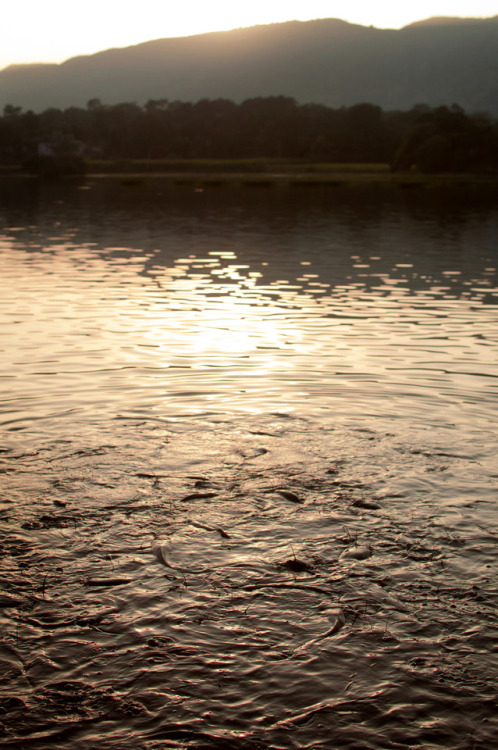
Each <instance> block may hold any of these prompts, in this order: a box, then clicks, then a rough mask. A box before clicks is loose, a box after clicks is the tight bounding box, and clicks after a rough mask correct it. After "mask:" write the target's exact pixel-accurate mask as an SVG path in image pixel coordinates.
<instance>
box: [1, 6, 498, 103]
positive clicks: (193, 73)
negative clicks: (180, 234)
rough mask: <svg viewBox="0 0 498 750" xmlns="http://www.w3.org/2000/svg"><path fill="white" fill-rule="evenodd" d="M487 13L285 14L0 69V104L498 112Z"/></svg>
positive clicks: (494, 32) (496, 41)
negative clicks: (377, 20)
mask: <svg viewBox="0 0 498 750" xmlns="http://www.w3.org/2000/svg"><path fill="white" fill-rule="evenodd" d="M497 81H498V16H494V17H492V18H489V19H453V18H449V19H444V18H438V17H435V18H433V19H426V20H425V21H420V22H416V23H414V24H410V25H408V26H405V27H403V28H402V29H379V28H376V27H367V26H361V25H359V24H350V23H348V22H347V21H342V20H341V19H318V20H314V21H287V22H284V23H280V24H267V25H259V26H252V27H243V28H240V29H233V30H231V31H215V32H208V33H205V34H198V35H192V36H186V37H171V38H160V39H155V40H150V41H146V42H141V43H139V44H136V45H131V46H129V47H114V48H110V49H107V50H102V51H100V52H96V53H94V54H91V55H79V56H76V57H72V58H69V59H68V60H66V61H64V62H63V63H59V64H57V63H34V64H27V65H23V64H21V65H14V66H8V67H7V68H4V69H3V70H2V71H0V107H4V106H5V105H7V104H12V105H14V106H21V107H22V108H23V109H33V110H34V111H41V110H43V109H46V108H49V107H57V108H67V107H71V106H80V107H81V106H86V104H87V102H88V101H89V100H90V99H100V100H101V101H102V102H104V103H105V104H117V103H120V102H137V103H138V104H145V103H146V102H147V101H148V100H149V99H168V100H170V101H174V100H182V101H198V100H200V99H205V98H208V99H209V98H210V99H213V98H215V99H216V98H226V99H231V100H233V101H235V102H240V101H243V100H244V99H247V98H253V97H258V96H275V95H284V96H291V97H293V98H295V99H296V101H298V102H300V103H307V102H310V103H311V102H312V103H318V104H325V105H327V106H331V107H341V106H351V105H352V104H355V103H358V102H363V101H368V102H371V103H373V104H378V105H379V106H381V107H383V108H384V109H408V108H410V107H412V106H414V105H415V104H419V103H426V104H428V105H430V106H437V105H442V104H447V105H451V104H453V103H457V104H459V105H461V106H462V107H464V108H465V109H467V110H469V111H487V112H490V113H491V114H498V83H495V82H497Z"/></svg>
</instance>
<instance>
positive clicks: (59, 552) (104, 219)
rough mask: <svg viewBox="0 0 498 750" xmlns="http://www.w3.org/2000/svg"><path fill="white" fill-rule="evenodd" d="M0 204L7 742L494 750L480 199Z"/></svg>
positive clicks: (218, 197) (489, 359) (154, 193)
mask: <svg viewBox="0 0 498 750" xmlns="http://www.w3.org/2000/svg"><path fill="white" fill-rule="evenodd" d="M1 195H2V197H1V200H0V272H1V283H2V295H1V299H0V362H1V384H2V390H1V394H2V395H1V401H0V417H1V423H2V437H1V444H0V448H1V450H2V453H1V454H0V458H1V461H2V463H1V470H2V472H3V474H2V478H3V480H4V481H3V487H4V489H3V491H2V495H1V500H2V506H1V512H2V517H3V518H4V525H3V531H2V536H3V541H4V555H3V557H2V560H1V564H2V574H3V576H4V578H5V581H6V586H5V596H4V600H3V604H4V607H5V609H4V615H3V631H4V632H5V634H6V635H5V636H4V638H3V642H2V656H1V658H2V661H3V667H4V671H5V674H6V675H7V677H8V678H9V682H8V683H6V684H5V686H4V689H3V696H4V698H3V703H2V707H3V710H4V711H5V716H6V720H5V740H4V741H5V742H6V743H9V746H19V747H28V746H29V747H40V748H41V747H45V746H46V747H59V746H60V747H67V746H68V744H71V746H74V747H81V748H92V747H97V746H98V747H99V748H107V747H123V746H124V745H123V743H129V744H128V745H127V746H131V743H133V745H134V746H136V747H144V748H156V747H157V748H165V747H168V748H169V747H182V748H184V747H196V748H200V747H202V748H204V747H205V748H215V747H225V746H226V747H230V748H236V747H240V748H251V749H253V750H256V749H257V748H304V747H309V748H311V747H313V748H319V747H323V748H335V747H347V748H353V747H359V746H361V747H365V748H367V747H372V748H387V747H395V748H396V747H407V746H410V747H415V748H418V747H421V748H422V747H423V748H426V747H445V748H448V747H451V748H474V747H479V748H491V747H492V746H493V744H492V743H493V738H494V733H495V732H496V724H495V718H494V717H495V715H496V713H495V706H494V702H493V701H494V694H495V691H494V687H493V686H494V684H495V680H496V676H497V675H496V652H495V645H494V644H495V640H494V636H495V631H494V630H493V629H494V626H495V623H496V620H495V615H494V610H493V605H494V603H495V586H494V580H495V579H494V576H495V573H496V570H495V568H496V555H495V547H496V538H497V527H496V477H497V475H498V466H497V463H496V455H497V440H496V418H497V408H496V407H497V383H498V380H497V376H498V365H497V363H498V357H497V354H498V334H497V330H498V327H497V322H498V307H497V305H498V289H497V273H496V268H497V257H498V248H497V238H498V210H497V207H496V203H495V200H494V198H493V196H492V195H487V194H481V193H478V192H477V191H476V189H475V188H474V189H471V188H467V189H460V190H459V191H454V190H453V191H450V190H440V191H435V190H416V191H403V190H398V191H389V190H382V191H380V190H378V189H367V188H355V189H354V190H352V189H347V188H340V187H339V188H331V187H329V188H308V189H305V188H272V187H267V188H262V187H259V188H254V187H253V188H247V187H246V188H244V187H238V188H228V187H216V186H213V185H211V186H210V185H204V186H203V187H202V186H200V187H198V188H197V189H194V188H193V187H189V186H178V185H177V186H175V185H172V184H170V183H168V182H167V181H163V180H161V179H159V178H154V179H150V180H147V181H144V182H143V183H140V184H138V185H125V184H121V183H120V182H119V181H116V180H111V179H101V180H95V181H94V182H90V183H89V184H85V185H80V186H78V185H71V184H68V185H50V184H48V185H41V184H38V183H37V182H36V181H32V182H28V183H26V182H24V181H18V182H15V181H10V182H6V183H5V184H4V185H3V190H2V194H1ZM282 493H283V494H282ZM289 493H291V494H289ZM158 545H159V546H158ZM161 545H162V546H161ZM158 549H160V550H163V552H159V553H158ZM26 708H28V709H29V711H28V712H26ZM1 742H3V740H0V743H1ZM13 743H18V745H16V744H13ZM224 743H225V744H224Z"/></svg>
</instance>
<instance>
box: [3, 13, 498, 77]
mask: <svg viewBox="0 0 498 750" xmlns="http://www.w3.org/2000/svg"><path fill="white" fill-rule="evenodd" d="M3 5H4V7H2V11H1V16H0V18H1V27H0V69H2V68H4V67H6V66H7V65H10V64H11V63H27V62H62V61H64V60H67V59H68V58H69V57H74V56H76V55H84V54H92V53H93V52H99V51H100V50H104V49H109V48H110V47H127V46H128V45H131V44H139V43H140V42H146V41H149V40H150V39H160V38H163V37H171V36H190V35H192V34H201V33H204V32H207V31H221V30H225V29H233V28H237V27H240V26H254V25H255V24H265V23H275V22H279V21H289V20H293V19H297V20H300V21H305V20H308V19H313V18H341V19H342V20H344V21H350V22H351V23H359V24H362V25H364V26H370V25H373V26H377V27H378V28H392V29H395V28H400V27H401V26H406V25H407V24H409V23H412V22H413V21H420V20H422V19H424V18H429V17H431V16H462V17H473V18H477V17H484V18H486V17H490V16H495V15H498V0H419V1H418V2H416V3H409V4H408V3H402V2H399V1H398V2H395V0H377V2H375V1H374V0H348V2H338V1H337V0H252V1H250V2H247V3H237V2H234V0H175V2H173V0H134V2H131V1H130V0H85V1H84V2H81V3H78V4H76V3H75V2H69V1H68V0H4V3H3Z"/></svg>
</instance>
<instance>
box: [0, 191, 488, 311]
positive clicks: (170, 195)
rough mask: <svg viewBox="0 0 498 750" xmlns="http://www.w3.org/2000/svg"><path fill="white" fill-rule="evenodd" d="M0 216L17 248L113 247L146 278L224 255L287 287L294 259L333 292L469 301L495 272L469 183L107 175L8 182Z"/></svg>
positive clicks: (481, 201) (481, 196) (483, 201)
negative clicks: (410, 185)
mask: <svg viewBox="0 0 498 750" xmlns="http://www.w3.org/2000/svg"><path fill="white" fill-rule="evenodd" d="M0 210H1V213H2V215H3V220H2V224H4V225H5V226H7V227H9V226H17V227H21V228H23V229H22V232H21V233H20V234H19V233H18V234H16V235H15V236H16V237H17V239H18V240H19V241H22V242H23V243H24V247H25V248H27V249H32V250H33V251H43V252H50V248H56V247H57V245H58V244H64V243H67V244H68V245H70V246H74V247H78V246H81V245H90V247H89V249H88V252H89V253H97V254H98V255H99V256H101V257H102V258H103V259H106V258H109V257H110V251H109V248H113V250H112V257H113V258H114V260H118V259H121V260H122V261H123V262H124V261H125V259H126V258H127V257H129V256H130V254H132V255H133V256H134V258H135V262H136V257H137V255H140V254H141V255H142V256H143V266H142V272H143V273H144V275H147V276H151V275H152V276H155V275H157V273H156V272H154V271H153V269H154V268H155V269H157V268H158V267H159V268H161V267H166V268H171V267H173V266H174V264H175V261H176V260H177V259H178V258H182V257H187V258H188V257H189V256H190V255H197V256H198V257H206V254H207V253H209V252H210V251H232V252H233V253H235V255H236V258H237V260H236V261H230V260H229V259H224V260H223V259H220V263H221V264H225V265H227V266H229V265H230V263H234V262H235V263H237V264H238V263H244V264H247V265H249V269H247V272H248V273H249V272H250V271H260V272H261V273H262V279H261V281H260V282H258V283H261V284H266V285H267V284H271V283H272V282H273V283H274V282H276V281H278V280H281V279H287V280H288V281H290V282H295V280H296V278H298V277H300V276H302V275H303V274H306V273H307V271H311V269H310V268H306V267H302V266H301V265H300V264H301V263H302V262H303V261H307V262H310V263H311V264H312V273H315V274H318V278H317V279H315V281H317V282H322V283H325V284H330V287H331V289H333V288H334V287H337V286H341V285H349V284H351V283H361V284H362V287H363V288H364V289H365V290H366V291H371V290H372V289H373V288H374V287H378V286H379V285H380V284H381V283H382V278H388V279H390V280H391V281H395V282H396V281H398V282H399V283H400V284H402V288H403V289H406V290H407V291H410V292H417V291H420V290H427V289H428V288H430V287H431V286H441V287H445V288H448V292H447V293H448V294H450V295H451V296H456V297H460V296H463V295H466V296H468V295H469V288H470V287H469V285H468V282H469V280H471V281H472V282H475V283H476V284H477V285H482V286H483V288H484V287H485V286H486V285H491V286H493V285H494V284H495V283H496V273H493V272H490V271H486V270H485V269H486V268H496V260H497V259H496V243H495V241H494V239H493V238H494V237H496V233H497V212H496V204H495V194H494V192H493V191H491V190H490V191H487V190H486V189H485V188H482V189H480V188H476V187H475V186H474V187H472V188H468V189H466V188H464V187H461V188H451V189H450V188H444V189H443V188H415V189H410V190H408V189H405V190H403V189H399V188H387V187H386V188H379V187H375V188H374V187H368V186H361V187H358V186H357V187H354V188H346V187H330V186H329V187H323V186H322V187H318V186H308V187H299V188H298V187H288V188H283V187H275V186H270V187H266V188H263V187H259V188H254V187H253V188H250V189H248V188H244V187H239V188H234V187H228V186H225V187H222V186H220V187H211V188H210V187H207V188H205V189H204V191H203V192H195V191H194V190H193V188H192V187H188V186H182V187H178V186H174V185H172V184H171V183H170V182H168V181H166V180H161V179H160V178H151V179H149V180H145V181H144V182H143V183H141V184H139V185H136V186H133V187H130V186H124V185H122V184H120V183H119V182H118V181H116V180H112V179H103V180H96V181H95V183H93V184H91V185H90V186H78V185H60V184H51V183H48V184H42V183H39V182H38V181H24V180H16V181H13V180H9V181H8V184H7V183H6V182H5V183H4V186H3V189H2V188H0ZM28 227H30V228H29V229H28ZM54 238H55V239H54ZM57 238H59V239H57ZM116 248H119V249H116ZM372 258H375V260H372ZM262 263H267V265H265V266H262V265H261V264H262ZM398 264H400V265H398ZM361 266H368V267H366V268H361ZM456 271H459V272H460V274H455V275H452V276H448V275H447V274H448V272H456ZM207 273H209V269H208V270H207ZM242 273H244V272H242ZM227 283H228V282H227ZM385 293H386V294H387V293H389V291H388V290H387V289H386V290H385ZM482 296H483V295H482V294H481V297H482ZM490 301H493V298H491V299H490Z"/></svg>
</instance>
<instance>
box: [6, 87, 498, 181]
mask: <svg viewBox="0 0 498 750" xmlns="http://www.w3.org/2000/svg"><path fill="white" fill-rule="evenodd" d="M0 172H1V173H3V174H13V173H28V174H34V175H42V176H48V177H57V176H65V175H79V174H84V173H89V174H93V175H106V174H108V175H129V176H136V177H138V176H146V175H149V176H150V175H154V174H156V175H157V174H164V175H169V176H171V177H173V178H174V179H177V180H179V181H181V180H182V179H184V180H187V181H188V180H190V181H194V180H197V179H201V180H202V178H207V177H208V176H209V179H210V180H211V181H212V182H213V183H214V182H216V181H219V182H221V183H223V182H228V181H231V182H233V181H238V180H239V181H242V182H248V183H250V182H252V183H255V182H256V181H258V180H259V181H263V182H264V181H266V182H269V183H278V182H289V181H290V182H292V183H294V182H295V183H301V184H313V183H319V184H324V183H330V184H333V183H334V182H337V183H338V184H341V182H343V181H344V180H346V181H353V182H354V181H363V182H364V181H369V180H370V181H372V180H373V181H376V182H379V181H381V182H382V181H384V182H389V181H390V182H393V181H394V182H395V183H398V184H401V183H403V182H405V183H406V184H417V183H420V182H421V181H422V182H423V181H424V180H425V179H426V178H427V176H434V175H446V176H448V178H450V176H452V179H453V180H455V179H457V176H459V175H463V176H466V178H467V179H470V178H472V179H473V180H475V179H477V180H481V181H490V180H491V181H494V180H495V179H496V177H497V176H498V121H497V120H495V119H493V118H492V117H491V116H489V115H487V114H485V113H480V114H468V113H466V112H465V111H464V110H463V109H462V108H461V107H459V106H458V105H456V104H454V105H452V106H449V107H448V106H441V107H436V108H431V107H428V106H426V105H423V104H421V105H417V106H415V107H413V108H412V109H410V110H409V111H383V110H382V109H381V108H380V107H378V106H376V105H373V104H368V103H361V104H357V105H354V106H352V107H342V108H340V109H331V108H329V107H326V106H324V105H318V104H306V105H300V104H297V103H296V101H295V100H294V99H291V98H289V97H284V96H272V97H257V98H254V99H248V100H246V101H244V102H242V103H241V104H235V103H233V102H231V101H228V100H224V99H217V100H209V99H204V100H201V101H199V102H196V103H189V102H178V101H173V102H170V101H168V100H153V101H149V102H147V104H146V105H144V106H138V105H137V104H134V103H123V104H118V105H112V106H107V105H105V104H103V103H102V102H100V101H99V100H98V99H92V100H90V101H89V102H88V105H87V107H86V108H79V107H70V108H68V109H64V110H60V109H53V108H52V109H47V110H45V111H44V112H41V113H39V114H36V113H34V112H32V111H27V112H25V111H23V110H22V109H21V108H20V107H16V106H14V105H7V106H6V107H5V108H4V111H3V116H1V117H0Z"/></svg>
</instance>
